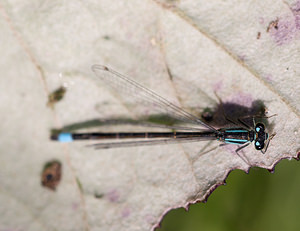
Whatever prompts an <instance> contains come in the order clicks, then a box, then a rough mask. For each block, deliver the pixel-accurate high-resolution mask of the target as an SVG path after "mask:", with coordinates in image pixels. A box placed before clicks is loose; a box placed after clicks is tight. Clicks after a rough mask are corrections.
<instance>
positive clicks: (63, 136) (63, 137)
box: [57, 133, 73, 143]
mask: <svg viewBox="0 0 300 231" xmlns="http://www.w3.org/2000/svg"><path fill="white" fill-rule="evenodd" d="M57 140H58V141H59V142H63V143H66V142H72V141H73V137H72V134H71V133H60V134H59V135H58V137H57Z"/></svg>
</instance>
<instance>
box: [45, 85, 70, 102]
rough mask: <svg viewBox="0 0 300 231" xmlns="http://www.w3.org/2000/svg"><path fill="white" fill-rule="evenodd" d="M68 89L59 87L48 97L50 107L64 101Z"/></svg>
mask: <svg viewBox="0 0 300 231" xmlns="http://www.w3.org/2000/svg"><path fill="white" fill-rule="evenodd" d="M66 91H67V89H66V88H65V87H63V86H61V87H59V88H58V89H56V90H55V91H53V92H52V93H50V95H49V96H48V103H47V106H48V107H53V106H54V104H55V103H57V102H59V101H60V100H62V99H63V97H64V95H65V93H66Z"/></svg>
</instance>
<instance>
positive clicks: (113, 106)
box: [0, 0, 300, 230]
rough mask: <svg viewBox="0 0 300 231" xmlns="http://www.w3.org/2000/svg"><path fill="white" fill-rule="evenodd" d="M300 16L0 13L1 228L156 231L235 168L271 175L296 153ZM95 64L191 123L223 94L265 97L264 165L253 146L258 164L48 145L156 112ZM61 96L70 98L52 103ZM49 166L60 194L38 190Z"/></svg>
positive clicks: (157, 9) (100, 8) (123, 5)
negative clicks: (98, 123) (268, 136)
mask: <svg viewBox="0 0 300 231" xmlns="http://www.w3.org/2000/svg"><path fill="white" fill-rule="evenodd" d="M299 8H300V4H299V2H297V1H286V2H276V3H274V1H263V2H257V1H250V2H240V1H226V2H223V1H213V2H207V1H194V0H193V1H192V0H186V1H125V2H124V1H114V2H113V3H112V2H111V1H106V0H102V1H85V2H80V1H72V2H61V1H31V2H24V1H8V2H2V3H0V15H1V20H0V30H1V34H2V35H5V36H1V44H0V47H1V48H0V49H1V55H2V59H1V62H0V67H1V73H2V74H1V78H0V96H1V100H2V103H1V106H0V109H1V119H2V123H1V124H0V131H1V132H0V135H1V139H0V140H1V141H0V143H1V145H0V149H1V151H0V153H1V155H0V185H1V187H0V203H1V205H4V206H1V208H0V211H1V214H2V215H1V218H0V221H1V222H0V223H1V226H0V229H14V230H151V229H154V228H155V227H156V226H157V225H158V223H159V222H160V220H161V218H162V217H163V215H164V214H165V213H166V212H167V211H168V210H170V209H172V208H176V207H188V205H189V204H190V203H195V202H196V201H203V200H205V198H207V196H208V195H209V194H210V193H211V192H212V191H213V190H214V189H215V188H216V187H217V186H218V185H220V184H223V182H224V180H225V178H226V177H227V175H228V174H229V172H230V171H232V170H233V169H242V170H245V171H248V169H249V167H250V166H249V164H248V163H250V164H251V166H259V167H263V168H267V169H273V167H274V165H275V164H276V163H277V162H278V161H279V160H281V159H283V158H293V157H294V158H296V157H298V154H299V150H300V147H299V144H300V135H299V133H300V120H299V115H300V104H299V99H300V89H299V88H300V83H299V80H300V79H299V72H300V67H299V60H300V57H299V56H300V52H299V49H300V40H299V36H300V32H299V29H300V27H299V25H300V21H299V19H300V15H299ZM95 63H98V64H104V65H107V66H109V67H111V68H113V69H115V70H117V71H118V72H120V73H124V74H126V75H128V76H131V77H132V78H133V79H134V80H135V81H137V82H139V83H141V84H142V85H145V86H146V87H148V88H149V89H153V90H155V92H157V93H158V94H160V95H162V96H163V97H165V98H166V99H168V100H170V101H171V102H174V103H175V104H176V105H178V106H180V107H182V108H185V109H187V110H189V111H190V112H192V113H194V114H197V113H201V112H202V110H203V109H205V108H208V107H216V106H217V105H218V103H219V101H218V98H217V96H216V94H217V95H218V96H219V97H220V98H222V101H223V102H224V104H226V103H229V102H230V103H234V104H237V105H242V106H244V107H247V108H251V107H252V104H253V102H255V101H256V100H260V101H262V102H263V103H264V105H265V106H266V109H267V110H268V115H272V114H277V116H275V117H272V118H270V119H269V123H270V130H271V131H272V132H275V133H276V136H275V137H274V138H273V140H272V141H271V144H270V147H269V149H268V151H267V153H266V154H265V155H262V154H261V153H260V152H258V151H256V150H255V149H254V147H253V146H252V145H251V146H249V147H247V148H246V149H244V150H243V152H242V155H243V156H244V157H245V158H246V159H247V160H248V163H246V162H245V161H244V160H243V159H241V158H240V157H239V156H238V155H236V154H235V149H236V146H234V145H226V146H222V147H219V146H218V143H217V142H213V143H209V142H199V143H191V144H178V145H165V146H164V145H162V146H153V147H152V146H151V147H137V148H126V149H111V150H93V149H89V148H86V147H85V144H87V143H85V142H79V143H72V144H66V145H65V144H60V143H55V142H53V141H50V140H49V135H50V130H51V129H52V128H60V127H63V126H65V125H68V124H73V123H78V122H82V121H88V120H92V119H95V118H99V119H108V118H119V117H121V118H129V117H130V118H136V117H138V114H139V113H141V112H142V113H146V114H151V111H149V112H145V108H143V107H140V105H134V104H132V105H128V104H127V103H125V102H124V100H123V98H122V97H123V96H121V95H119V94H118V92H114V93H113V92H111V91H110V90H109V89H108V88H107V86H105V85H104V84H102V85H101V84H98V83H97V82H95V81H94V79H93V78H91V77H92V75H93V73H92V72H91V70H90V66H91V65H92V64H95ZM61 86H64V87H66V89H67V90H66V92H65V93H64V95H63V98H62V99H61V100H60V101H58V102H55V105H54V106H53V107H49V106H47V102H48V101H49V99H48V96H49V95H51V93H52V92H55V90H56V89H59V88H60V87H61ZM197 116H199V114H197ZM214 147H216V149H214V150H212V151H210V152H206V151H208V150H210V149H213V148H214ZM51 161H54V163H56V161H59V163H60V164H61V173H59V174H61V176H60V177H59V179H60V181H59V182H58V184H55V185H56V188H55V190H50V189H49V188H46V187H43V186H42V184H41V181H42V179H41V177H42V175H43V169H44V167H45V165H46V164H47V163H49V162H51ZM46 177H47V176H46ZM47 179H48V178H47ZM56 183H57V182H56Z"/></svg>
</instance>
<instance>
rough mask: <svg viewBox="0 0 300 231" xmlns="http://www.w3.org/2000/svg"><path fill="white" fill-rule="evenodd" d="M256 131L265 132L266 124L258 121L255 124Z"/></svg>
mask: <svg viewBox="0 0 300 231" xmlns="http://www.w3.org/2000/svg"><path fill="white" fill-rule="evenodd" d="M255 131H256V132H258V133H261V132H264V131H265V125H263V124H262V123H257V124H256V125H255Z"/></svg>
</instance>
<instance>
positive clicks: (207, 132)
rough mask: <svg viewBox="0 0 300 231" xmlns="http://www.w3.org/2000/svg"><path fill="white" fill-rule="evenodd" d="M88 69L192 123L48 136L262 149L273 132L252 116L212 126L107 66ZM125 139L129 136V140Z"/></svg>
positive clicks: (105, 145)
mask: <svg viewBox="0 0 300 231" xmlns="http://www.w3.org/2000/svg"><path fill="white" fill-rule="evenodd" d="M92 70H93V71H94V73H95V74H96V77H97V78H98V79H101V80H102V81H103V83H105V84H107V86H109V87H110V88H112V89H114V90H115V91H116V92H117V93H118V94H131V95H132V96H134V97H136V98H137V99H138V100H139V101H141V100H142V101H144V102H147V103H148V104H149V105H154V106H156V107H158V108H160V109H162V110H164V111H165V112H167V113H168V114H169V115H170V116H172V117H173V118H176V119H179V120H181V121H182V122H184V123H185V124H191V125H193V126H178V127H177V126H163V127H164V128H169V129H170V130H171V131H168V132H118V133H112V132H111V133H108V132H94V133H69V132H67V133H66V132H62V133H59V134H53V135H52V136H51V139H52V140H58V141H60V142H71V141H75V140H101V141H104V142H101V143H96V144H92V145H91V146H93V147H95V148H96V149H104V148H115V147H130V146H141V145H158V144H172V143H183V142H198V141H202V140H218V141H220V142H223V143H228V144H236V145H239V146H240V147H238V148H237V149H236V152H237V153H238V151H240V150H241V149H243V148H245V147H246V146H248V145H249V144H250V143H252V142H253V143H254V147H255V149H256V150H260V151H261V152H262V153H265V152H266V151H267V148H268V146H269V143H270V140H271V139H272V137H273V136H274V135H271V136H269V134H268V132H267V131H266V129H265V126H264V124H263V123H256V122H255V118H254V117H253V118H252V123H253V125H252V126H249V125H248V124H246V123H245V122H243V120H241V119H239V120H238V121H239V122H240V126H236V127H231V128H219V129H216V128H214V127H212V126H210V125H208V124H207V123H204V122H203V121H202V120H200V119H199V118H198V117H196V116H194V115H193V114H191V113H189V112H187V111H185V110H183V109H181V108H180V107H178V106H177V105H175V104H173V103H171V102H170V101H168V100H166V99H165V98H163V97H162V96H160V95H158V94H157V93H155V92H154V91H152V90H150V89H147V88H146V87H144V86H142V85H140V84H139V83H137V82H135V81H134V80H132V79H130V78H128V77H125V76H123V75H121V74H119V73H118V72H116V71H114V70H112V69H110V68H108V67H105V66H101V65H93V66H92ZM124 97H125V96H124ZM158 127H161V126H158ZM199 127H200V128H199ZM129 139H131V140H130V141H129ZM107 140H114V141H115V142H107Z"/></svg>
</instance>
